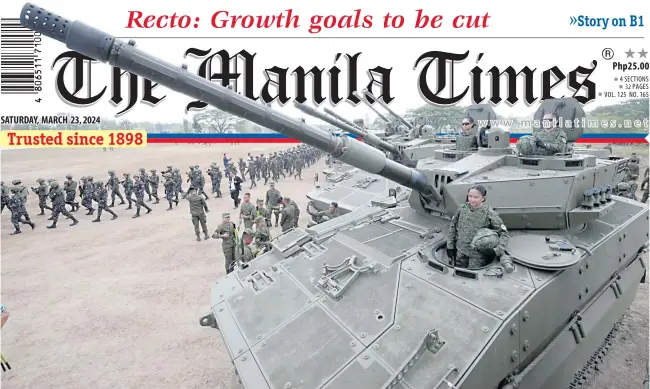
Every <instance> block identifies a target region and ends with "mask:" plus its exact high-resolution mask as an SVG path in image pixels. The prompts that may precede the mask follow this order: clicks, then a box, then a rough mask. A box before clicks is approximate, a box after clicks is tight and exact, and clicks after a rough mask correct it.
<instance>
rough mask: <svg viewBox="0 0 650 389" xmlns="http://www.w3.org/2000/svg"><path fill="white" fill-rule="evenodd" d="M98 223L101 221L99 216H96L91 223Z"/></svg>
mask: <svg viewBox="0 0 650 389" xmlns="http://www.w3.org/2000/svg"><path fill="white" fill-rule="evenodd" d="M100 221H102V219H101V217H100V216H99V214H97V217H96V218H94V219H93V223H99V222H100Z"/></svg>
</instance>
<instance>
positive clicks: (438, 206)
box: [21, 3, 626, 229]
mask: <svg viewBox="0 0 650 389" xmlns="http://www.w3.org/2000/svg"><path fill="white" fill-rule="evenodd" d="M35 9H38V8H37V7H36V6H34V5H33V4H31V3H27V4H26V5H25V6H24V7H23V10H22V13H21V23H22V24H23V25H24V26H25V27H28V28H30V29H32V30H34V31H36V32H40V33H41V34H43V35H45V36H49V37H52V38H54V39H56V40H58V41H60V42H64V43H65V44H66V45H67V46H68V48H69V49H71V50H75V51H78V52H80V53H81V54H84V55H87V56H89V57H91V58H94V59H96V60H98V61H100V62H108V63H109V64H111V65H113V66H116V67H118V68H120V69H122V70H125V71H129V72H132V73H134V74H137V75H139V76H141V77H145V78H147V79H149V80H151V81H154V82H157V83H159V84H160V85H163V86H166V87H168V88H170V89H172V90H174V91H177V92H179V93H182V94H185V95H187V96H191V97H193V98H195V99H198V100H201V101H205V102H207V103H208V104H210V105H212V106H214V107H216V108H219V109H221V110H223V111H225V112H229V113H231V114H233V115H236V116H239V117H241V118H245V119H247V120H250V121H252V122H254V123H256V124H258V125H261V126H263V127H267V128H269V129H272V130H274V131H276V132H279V133H282V134H285V135H287V136H290V137H292V138H294V139H298V140H300V141H302V142H304V143H307V144H309V145H311V146H314V147H316V148H318V149H321V150H322V151H324V152H325V153H327V154H330V155H331V156H332V157H333V158H335V159H337V160H339V161H341V162H343V163H347V164H349V165H352V166H354V167H356V168H359V169H361V170H364V171H366V172H368V173H371V174H377V175H380V176H382V177H384V178H387V179H389V180H391V181H394V182H396V183H398V184H400V185H404V186H405V187H407V188H410V189H412V190H413V192H412V193H411V198H410V200H409V202H410V204H411V206H412V207H413V208H415V209H417V210H420V211H423V212H427V213H436V214H446V215H448V216H449V215H452V214H453V213H454V212H455V211H456V209H457V208H458V206H459V205H460V204H463V203H464V201H465V194H466V192H467V190H468V189H469V188H470V187H471V186H472V185H475V184H485V185H488V187H489V188H490V191H491V193H492V194H491V204H492V205H493V207H494V208H495V209H497V210H498V211H499V212H500V213H501V215H502V216H503V220H504V221H505V222H506V225H507V226H508V227H509V228H521V229H565V228H569V227H571V226H576V225H578V224H580V223H584V222H585V221H587V220H594V219H598V218H600V217H601V216H603V215H604V214H605V213H607V212H608V209H611V203H610V202H607V201H606V202H605V203H602V202H598V203H597V204H595V203H594V204H595V205H594V207H591V208H589V207H586V206H584V205H583V204H587V203H589V201H585V198H587V197H589V196H590V195H589V193H594V192H598V193H601V192H602V191H606V188H607V187H608V186H610V187H611V186H612V185H613V184H614V183H615V182H616V176H617V175H620V174H621V171H622V170H624V167H625V162H626V160H618V161H601V162H597V160H596V158H595V157H593V156H590V155H566V156H561V157H550V158H549V157H536V156H528V157H519V156H515V155H512V150H511V149H510V148H509V147H508V148H504V146H505V144H507V143H509V136H510V133H509V131H506V130H500V129H496V128H493V127H492V128H490V129H489V133H488V134H487V135H488V136H487V143H486V144H485V145H482V147H480V148H479V150H478V152H476V153H475V154H473V155H469V156H467V157H465V158H463V159H460V160H455V161H453V162H451V163H445V164H438V165H432V166H429V165H426V164H420V165H418V166H419V168H418V169H414V168H410V167H407V166H404V165H402V164H400V163H398V162H396V161H393V160H391V159H389V158H387V157H386V156H385V155H384V153H382V152H381V151H379V150H377V149H376V148H373V147H372V146H370V145H368V144H365V143H362V142H358V141H356V140H354V139H352V138H349V137H345V136H342V137H337V136H336V135H333V134H328V133H327V132H325V131H322V130H320V129H318V128H315V127H313V126H310V125H308V124H306V123H305V122H304V121H301V120H299V119H295V118H292V117H290V116H288V115H285V114H284V113H282V112H279V111H277V110H274V109H272V108H271V107H269V106H267V105H265V104H261V103H258V102H255V101H253V100H250V99H248V98H246V97H245V96H242V95H240V94H238V93H236V92H234V91H232V90H230V89H229V88H226V87H223V86H220V85H217V84H215V83H213V82H211V81H208V80H206V79H204V78H201V77H199V76H198V75H196V74H192V73H189V72H188V71H187V66H185V65H183V66H182V67H178V68H176V67H174V66H173V65H171V64H168V63H166V62H164V61H161V60H160V59H158V58H156V57H154V56H152V55H150V54H147V53H145V52H143V51H141V50H140V49H138V48H136V47H135V42H134V41H133V40H130V41H129V42H128V43H126V42H124V41H122V40H119V39H115V37H113V36H111V35H109V34H107V33H104V32H102V31H99V30H97V29H95V28H94V27H91V26H89V25H87V24H84V23H82V22H79V21H73V22H68V21H67V20H65V19H64V18H63V17H59V18H58V19H59V22H56V23H52V24H48V23H40V22H39V23H35V20H33V19H30V18H29V17H30V13H31V12H32V10H35ZM39 10H40V12H42V13H43V12H45V13H47V12H48V11H47V10H44V9H39ZM37 12H38V11H37ZM364 94H365V95H366V97H368V98H369V99H370V100H374V101H378V102H379V103H380V104H382V103H381V101H380V100H378V99H376V98H373V97H372V96H371V95H370V94H369V93H368V91H364ZM384 108H387V107H384ZM579 108H580V107H579V104H578V103H577V102H576V101H575V100H574V99H554V100H546V101H544V103H543V104H542V106H541V107H540V109H539V110H538V112H537V113H536V114H535V117H542V116H543V115H544V112H549V111H550V110H553V112H554V113H556V115H557V117H558V118H559V119H560V120H561V121H566V120H574V119H576V118H579V117H580V115H584V113H583V112H582V111H581V109H579ZM389 112H391V114H393V115H394V116H396V117H398V118H400V117H399V116H398V115H396V114H394V112H392V110H390V109H389ZM481 112H489V111H487V110H485V111H480V110H478V111H477V113H476V114H477V115H478V114H480V113H481ZM488 117H489V115H488ZM399 120H400V121H401V122H402V123H403V124H404V126H410V124H409V123H408V122H406V120H404V119H403V118H400V119H399ZM581 133H582V129H581V128H579V127H577V126H573V127H571V129H570V131H569V133H568V134H567V136H568V139H569V140H570V141H575V139H577V137H578V136H579V135H580V134H581ZM441 152H442V153H444V151H441ZM603 197H604V196H603ZM603 197H601V199H602V198H603Z"/></svg>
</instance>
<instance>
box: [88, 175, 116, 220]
mask: <svg viewBox="0 0 650 389" xmlns="http://www.w3.org/2000/svg"><path fill="white" fill-rule="evenodd" d="M96 185H97V187H96V188H95V201H96V202H97V217H96V218H95V220H93V222H94V223H97V222H100V221H101V220H102V211H106V212H108V213H110V214H111V215H113V217H112V218H111V220H115V219H117V214H116V213H115V212H113V211H112V210H111V209H110V208H109V207H108V190H106V188H105V187H104V181H97V182H96Z"/></svg>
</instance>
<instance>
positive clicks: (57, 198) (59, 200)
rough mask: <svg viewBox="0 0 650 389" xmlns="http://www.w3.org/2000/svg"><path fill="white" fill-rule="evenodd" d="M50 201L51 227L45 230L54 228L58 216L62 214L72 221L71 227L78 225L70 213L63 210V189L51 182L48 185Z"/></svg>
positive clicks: (56, 183)
mask: <svg viewBox="0 0 650 389" xmlns="http://www.w3.org/2000/svg"><path fill="white" fill-rule="evenodd" d="M50 199H51V200H52V218H51V219H52V225H49V226H47V228H56V223H57V221H58V220H59V214H61V213H62V214H63V216H66V217H68V218H70V219H72V224H70V225H71V226H74V225H75V224H77V223H79V221H78V220H77V219H75V217H74V216H72V214H71V213H69V212H68V210H67V209H65V197H64V194H63V189H61V188H60V187H59V183H58V182H56V181H52V182H51V183H50Z"/></svg>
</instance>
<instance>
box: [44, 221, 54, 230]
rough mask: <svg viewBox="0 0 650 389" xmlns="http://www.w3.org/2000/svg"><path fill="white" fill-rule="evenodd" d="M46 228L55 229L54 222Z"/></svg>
mask: <svg viewBox="0 0 650 389" xmlns="http://www.w3.org/2000/svg"><path fill="white" fill-rule="evenodd" d="M46 228H56V222H55V221H52V224H50V225H49V226H47V227H46Z"/></svg>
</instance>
